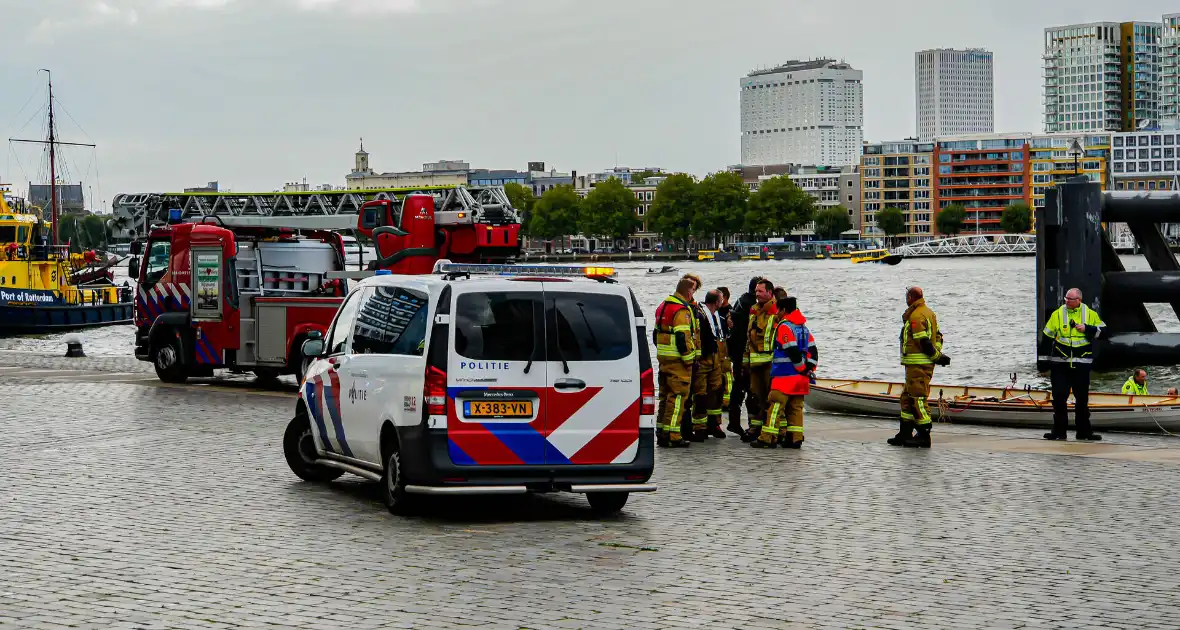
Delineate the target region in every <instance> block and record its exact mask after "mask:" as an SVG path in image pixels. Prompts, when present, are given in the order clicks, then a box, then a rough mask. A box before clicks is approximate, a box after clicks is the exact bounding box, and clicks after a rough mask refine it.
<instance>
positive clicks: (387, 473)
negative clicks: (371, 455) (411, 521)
mask: <svg viewBox="0 0 1180 630" xmlns="http://www.w3.org/2000/svg"><path fill="white" fill-rule="evenodd" d="M384 442H385V443H384V444H382V445H381V455H382V457H384V459H385V461H384V464H385V470H384V471H382V474H381V498H382V500H383V502H384V503H385V507H387V508H389V512H390V513H391V514H398V515H403V516H404V515H406V514H408V513H410V510H411V508H412V507H413V506H412V500H413V497H412V496H410V495H409V494H407V493H406V478H405V475H403V474H402V459H401V450H400V449H399V448H398V444H397V440H396V439H389V438H387V439H386V440H385V441H384Z"/></svg>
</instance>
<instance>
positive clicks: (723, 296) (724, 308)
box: [705, 287, 733, 438]
mask: <svg viewBox="0 0 1180 630" xmlns="http://www.w3.org/2000/svg"><path fill="white" fill-rule="evenodd" d="M717 294H718V296H719V300H718V302H719V306H717V308H716V310H715V311H713V318H714V323H715V324H716V326H717V330H718V331H719V332H720V341H719V343H718V348H717V357H718V359H719V360H718V364H719V365H718V366H717V370H718V372H719V373H720V374H719V376H718V378H719V379H720V381H721V388H720V392H719V393H718V394H717V397H718V398H719V399H720V400H719V401H717V402H716V403H714V405H713V406H712V407H711V413H710V417H709V434H710V435H712V436H714V437H716V438H724V437H725V431H723V430H722V429H721V417H722V416H723V415H725V413H726V412H727V411H728V410H729V400H730V397H731V396H732V395H733V361H732V360H731V359H730V358H729V332H730V325H729V314H730V312H731V311H732V310H733V307H731V306H730V305H729V289H728V288H727V287H717ZM705 302H706V303H705V307H706V308H708V306H709V304H708V300H705ZM714 429H716V430H714Z"/></svg>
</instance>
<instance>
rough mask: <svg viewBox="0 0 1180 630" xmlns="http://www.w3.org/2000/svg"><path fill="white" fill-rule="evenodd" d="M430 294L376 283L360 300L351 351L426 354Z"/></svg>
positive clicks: (354, 352)
mask: <svg viewBox="0 0 1180 630" xmlns="http://www.w3.org/2000/svg"><path fill="white" fill-rule="evenodd" d="M429 298H430V296H428V295H427V294H425V293H419V292H418V291H410V290H409V289H403V288H401V287H373V288H372V289H371V290H370V291H368V292H367V293H366V294H365V296H364V298H363V299H362V300H361V302H360V309H359V312H358V314H357V318H356V324H355V326H354V327H353V333H352V350H351V354H403V355H410V356H419V357H420V356H422V351H423V349H424V348H425V347H426V315H427V311H429V310H430V309H429V305H430V303H429Z"/></svg>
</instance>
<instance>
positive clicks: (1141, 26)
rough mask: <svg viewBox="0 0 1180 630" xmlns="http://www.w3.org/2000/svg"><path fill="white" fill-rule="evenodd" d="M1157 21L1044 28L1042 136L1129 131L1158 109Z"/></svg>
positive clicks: (1155, 114) (1146, 121)
mask: <svg viewBox="0 0 1180 630" xmlns="http://www.w3.org/2000/svg"><path fill="white" fill-rule="evenodd" d="M1162 31H1163V25H1162V24H1160V23H1158V22H1091V23H1089V24H1073V25H1069V26H1059V27H1053V28H1047V29H1045V55H1044V60H1045V90H1044V98H1045V132H1046V133H1057V132H1094V131H1119V130H1126V131H1129V130H1134V129H1138V128H1140V127H1142V126H1145V125H1148V124H1151V123H1154V122H1156V121H1158V120H1159V118H1160V114H1161V109H1162V104H1163V103H1162V98H1161V83H1162V76H1161V72H1160V70H1161V58H1160V41H1161V35H1162Z"/></svg>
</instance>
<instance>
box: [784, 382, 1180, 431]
mask: <svg viewBox="0 0 1180 630" xmlns="http://www.w3.org/2000/svg"><path fill="white" fill-rule="evenodd" d="M903 388H904V384H903V383H890V382H886V381H852V380H837V379H816V382H815V384H814V385H812V386H811V394H809V395H808V396H807V399H806V400H807V406H808V407H811V408H812V409H815V410H816V411H827V412H833V413H846V414H856V415H872V416H890V417H894V418H896V417H897V415H898V410H899V402H898V399H899V398H900V396H901V392H902V389H903ZM1052 401H1053V396H1052V394H1051V393H1050V392H1047V391H1045V390H1039V389H1015V388H999V387H974V386H970V387H964V386H959V385H931V386H930V399H929V406H930V414H931V416H933V417H934V418H935V419H936V420H941V421H943V422H955V423H963V424H989V425H996V426H1012V427H1037V428H1048V427H1051V426H1052V425H1053V402H1052ZM1069 409H1070V411H1071V412H1072V411H1073V398H1072V397H1070V400H1069ZM1090 422H1091V423H1092V424H1093V425H1094V428H1095V429H1097V430H1102V431H1107V430H1112V429H1113V430H1125V431H1159V430H1164V431H1168V432H1180V397H1177V396H1129V395H1126V394H1111V393H1095V392H1091V393H1090Z"/></svg>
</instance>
